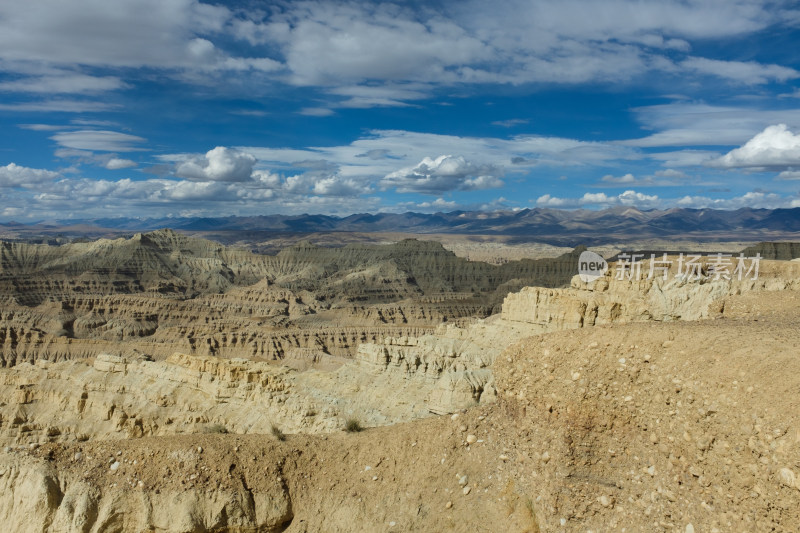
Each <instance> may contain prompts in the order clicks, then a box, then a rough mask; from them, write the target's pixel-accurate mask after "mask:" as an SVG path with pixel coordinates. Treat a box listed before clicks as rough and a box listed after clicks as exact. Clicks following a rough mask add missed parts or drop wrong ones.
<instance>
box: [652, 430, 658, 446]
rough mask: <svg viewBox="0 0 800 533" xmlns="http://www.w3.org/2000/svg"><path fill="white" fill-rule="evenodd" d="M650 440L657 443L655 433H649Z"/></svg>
mask: <svg viewBox="0 0 800 533" xmlns="http://www.w3.org/2000/svg"><path fill="white" fill-rule="evenodd" d="M650 442H652V443H653V444H658V435H656V434H655V433H651V434H650Z"/></svg>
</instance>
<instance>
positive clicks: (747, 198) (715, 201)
mask: <svg viewBox="0 0 800 533" xmlns="http://www.w3.org/2000/svg"><path fill="white" fill-rule="evenodd" d="M793 203H794V200H792V199H790V198H785V197H782V196H780V195H778V194H775V193H765V192H757V191H753V192H748V193H745V194H743V195H742V196H736V197H733V198H708V197H706V196H684V197H683V198H680V199H678V200H677V201H676V202H675V205H676V206H677V207H690V208H696V209H702V208H712V209H741V208H745V207H749V208H753V209H777V208H781V207H797V206H795V205H793Z"/></svg>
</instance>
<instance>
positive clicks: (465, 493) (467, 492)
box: [461, 486, 472, 496]
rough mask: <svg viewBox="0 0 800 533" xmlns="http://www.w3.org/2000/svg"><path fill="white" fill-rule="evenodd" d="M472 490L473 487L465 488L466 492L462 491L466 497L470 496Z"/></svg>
mask: <svg viewBox="0 0 800 533" xmlns="http://www.w3.org/2000/svg"><path fill="white" fill-rule="evenodd" d="M471 490H472V487H469V486H467V487H464V490H462V491H461V492H463V493H464V496H466V495H467V494H469V492H470V491H471Z"/></svg>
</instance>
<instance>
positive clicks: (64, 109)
mask: <svg viewBox="0 0 800 533" xmlns="http://www.w3.org/2000/svg"><path fill="white" fill-rule="evenodd" d="M117 107H118V106H117V105H116V104H109V103H106V102H98V101H90V100H61V99H56V100H42V101H39V102H19V103H13V104H0V111H14V112H20V113H27V112H34V113H98V112H101V111H111V110H113V109H116V108H117Z"/></svg>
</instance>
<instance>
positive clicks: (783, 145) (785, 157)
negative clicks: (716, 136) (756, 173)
mask: <svg viewBox="0 0 800 533" xmlns="http://www.w3.org/2000/svg"><path fill="white" fill-rule="evenodd" d="M711 164H712V165H714V166H719V167H723V168H765V169H788V168H789V167H797V166H800V134H798V135H795V134H794V133H792V132H791V131H789V128H788V127H787V126H786V124H777V125H774V126H768V127H767V128H766V129H765V130H764V131H762V132H761V133H759V134H757V135H756V136H755V137H753V138H752V139H750V140H749V141H747V142H746V143H745V144H744V145H743V146H741V147H739V148H736V149H734V150H731V151H730V152H728V153H727V154H725V155H724V156H722V157H720V158H719V159H717V160H716V161H713V162H712V163H711Z"/></svg>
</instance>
